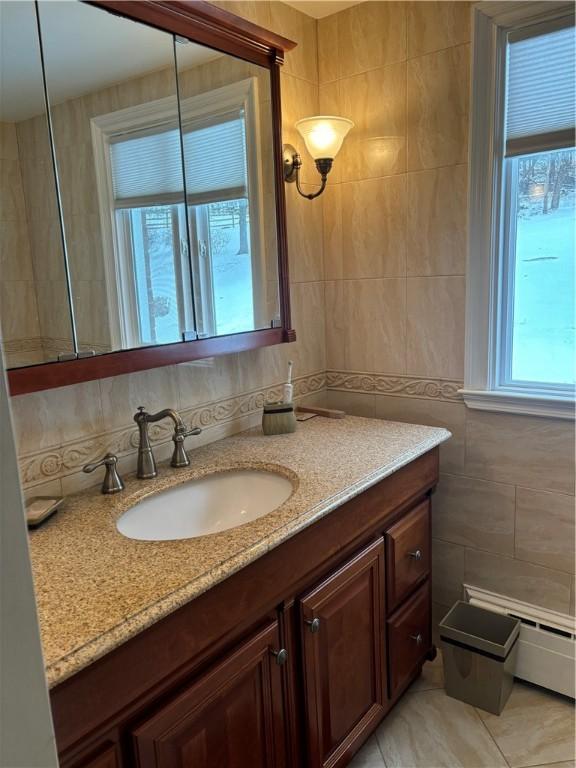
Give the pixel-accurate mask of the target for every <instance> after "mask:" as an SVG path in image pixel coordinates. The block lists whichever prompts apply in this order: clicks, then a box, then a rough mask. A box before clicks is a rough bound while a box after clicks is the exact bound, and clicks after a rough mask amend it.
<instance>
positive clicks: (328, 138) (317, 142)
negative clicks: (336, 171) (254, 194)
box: [283, 115, 354, 200]
mask: <svg viewBox="0 0 576 768" xmlns="http://www.w3.org/2000/svg"><path fill="white" fill-rule="evenodd" d="M295 127H296V130H297V131H298V133H299V134H300V136H302V138H303V139H304V143H305V144H306V149H307V150H308V152H309V153H310V154H311V155H312V158H313V159H314V161H315V163H316V168H317V169H318V173H319V174H320V178H321V179H322V184H321V186H320V189H319V190H318V192H314V193H312V194H309V195H308V194H306V192H303V191H302V188H301V187H300V168H301V167H302V158H301V157H300V155H299V154H298V152H297V151H296V150H295V149H294V147H293V146H292V145H291V144H284V147H283V161H284V181H287V182H289V183H292V182H294V181H295V182H296V189H297V190H298V192H299V193H300V194H301V195H302V197H306V198H308V200H313V199H314V198H315V197H318V195H321V194H322V192H324V190H325V189H326V179H327V177H328V174H329V173H330V170H331V168H332V163H333V162H334V158H335V157H336V155H337V154H338V152H339V151H340V148H341V147H342V142H343V141H344V139H345V138H346V135H347V134H348V131H350V129H351V128H353V127H354V123H353V122H352V120H348V119H347V118H346V117H333V116H332V115H318V116H317V117H305V118H304V119H303V120H298V122H297V123H296V125H295Z"/></svg>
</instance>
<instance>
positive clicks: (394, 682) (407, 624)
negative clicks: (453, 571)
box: [387, 581, 431, 698]
mask: <svg viewBox="0 0 576 768" xmlns="http://www.w3.org/2000/svg"><path fill="white" fill-rule="evenodd" d="M430 618H431V617H430V582H428V581H426V582H425V583H424V584H423V585H422V586H421V587H420V589H419V590H418V591H417V592H416V594H415V595H413V596H412V597H411V598H410V599H409V600H408V601H407V602H406V603H405V604H404V605H403V606H402V607H401V608H399V609H398V610H397V611H396V613H395V614H394V615H393V616H392V617H391V618H390V619H388V622H387V629H388V664H389V668H388V681H389V682H388V685H389V689H390V698H393V697H394V696H395V695H396V693H397V692H398V691H399V690H400V688H401V687H402V685H403V684H404V683H405V682H406V680H407V679H408V677H409V676H410V674H411V673H412V672H413V671H414V669H415V668H416V667H417V666H418V664H420V663H421V662H422V660H423V658H424V656H425V655H426V654H427V653H428V651H429V650H430Z"/></svg>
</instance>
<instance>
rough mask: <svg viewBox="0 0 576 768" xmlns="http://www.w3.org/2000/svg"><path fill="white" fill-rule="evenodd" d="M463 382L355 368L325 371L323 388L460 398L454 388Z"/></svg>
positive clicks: (436, 397)
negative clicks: (370, 371)
mask: <svg viewBox="0 0 576 768" xmlns="http://www.w3.org/2000/svg"><path fill="white" fill-rule="evenodd" d="M463 386H464V382H462V381H447V380H445V379H422V378H418V377H415V376H391V375H388V374H383V373H359V372H357V371H326V387H327V389H336V390H341V391H344V392H360V393H367V394H378V395H392V396H394V397H416V398H419V399H426V400H446V401H448V402H462V396H461V395H459V394H458V390H459V389H462V388H463Z"/></svg>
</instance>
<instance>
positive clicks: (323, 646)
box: [301, 539, 386, 768]
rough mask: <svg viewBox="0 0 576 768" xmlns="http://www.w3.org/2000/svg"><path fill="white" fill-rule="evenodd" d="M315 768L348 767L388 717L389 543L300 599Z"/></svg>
mask: <svg viewBox="0 0 576 768" xmlns="http://www.w3.org/2000/svg"><path fill="white" fill-rule="evenodd" d="M301 621H302V631H303V638H304V641H303V646H304V650H303V664H304V677H305V695H306V720H307V731H308V733H307V738H308V761H309V768H321V767H322V768H323V767H326V768H331V767H332V766H339V765H346V763H347V760H348V757H349V756H350V754H352V752H353V751H354V748H355V747H356V745H358V744H359V743H361V742H362V741H363V740H364V738H365V737H366V733H367V731H368V730H370V729H371V728H373V726H374V724H375V722H377V721H378V720H379V719H380V717H381V716H382V714H383V712H384V696H385V691H386V664H385V647H384V644H385V632H384V543H383V540H382V539H380V540H378V541H376V542H374V544H371V545H370V546H369V547H367V548H366V549H364V550H363V551H362V552H360V554H359V555H357V556H356V557H354V558H353V559H352V560H350V561H349V562H348V563H346V565H344V566H343V567H342V568H340V569H339V570H338V571H336V572H335V573H333V574H332V575H331V576H330V577H328V578H327V579H326V580H325V581H323V582H322V583H321V584H320V585H319V586H318V587H317V588H316V589H314V590H313V591H311V592H309V593H308V594H307V595H306V596H305V597H304V598H302V600H301Z"/></svg>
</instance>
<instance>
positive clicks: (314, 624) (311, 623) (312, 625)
mask: <svg viewBox="0 0 576 768" xmlns="http://www.w3.org/2000/svg"><path fill="white" fill-rule="evenodd" d="M304 624H306V625H307V627H308V629H309V630H310V632H312V634H313V635H315V634H316V632H319V631H320V619H304Z"/></svg>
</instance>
